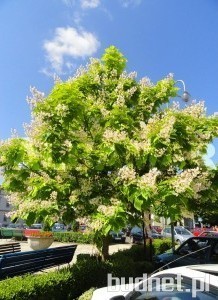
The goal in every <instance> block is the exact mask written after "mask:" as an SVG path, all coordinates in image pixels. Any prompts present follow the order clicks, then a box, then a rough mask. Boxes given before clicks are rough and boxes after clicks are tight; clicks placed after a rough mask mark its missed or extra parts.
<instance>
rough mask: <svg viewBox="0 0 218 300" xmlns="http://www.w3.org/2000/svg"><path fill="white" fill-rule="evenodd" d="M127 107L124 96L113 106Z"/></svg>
mask: <svg viewBox="0 0 218 300" xmlns="http://www.w3.org/2000/svg"><path fill="white" fill-rule="evenodd" d="M124 105H125V97H124V96H123V95H119V96H118V97H117V100H116V101H115V102H114V104H113V106H118V107H123V106H124Z"/></svg>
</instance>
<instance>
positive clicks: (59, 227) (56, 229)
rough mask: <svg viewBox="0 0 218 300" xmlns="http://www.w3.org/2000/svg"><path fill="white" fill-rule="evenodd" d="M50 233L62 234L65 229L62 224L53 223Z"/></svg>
mask: <svg viewBox="0 0 218 300" xmlns="http://www.w3.org/2000/svg"><path fill="white" fill-rule="evenodd" d="M52 231H53V232H64V231H67V229H66V227H65V225H64V224H63V223H55V224H54V225H53V226H52Z"/></svg>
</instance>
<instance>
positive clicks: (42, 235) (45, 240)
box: [27, 231, 54, 250]
mask: <svg viewBox="0 0 218 300" xmlns="http://www.w3.org/2000/svg"><path fill="white" fill-rule="evenodd" d="M27 241H28V244H29V246H30V248H31V249H33V250H42V249H47V248H48V247H50V246H51V244H52V243H53V241H54V238H53V234H52V232H50V231H36V232H30V233H29V235H28V236H27Z"/></svg>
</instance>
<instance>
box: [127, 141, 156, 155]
mask: <svg viewBox="0 0 218 300" xmlns="http://www.w3.org/2000/svg"><path fill="white" fill-rule="evenodd" d="M131 145H132V146H133V147H134V148H135V149H136V151H137V152H140V151H143V152H144V153H149V152H150V150H151V142H150V140H142V141H136V140H131Z"/></svg>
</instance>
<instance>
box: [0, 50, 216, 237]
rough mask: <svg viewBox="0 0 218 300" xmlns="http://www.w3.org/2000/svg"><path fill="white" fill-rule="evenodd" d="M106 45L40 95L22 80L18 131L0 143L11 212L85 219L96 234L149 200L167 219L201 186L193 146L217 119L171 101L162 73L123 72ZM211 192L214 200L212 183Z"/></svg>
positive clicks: (208, 173)
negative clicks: (23, 106) (26, 113)
mask: <svg viewBox="0 0 218 300" xmlns="http://www.w3.org/2000/svg"><path fill="white" fill-rule="evenodd" d="M126 61H127V60H126V58H125V57H124V56H123V54H122V53H120V51H119V50H118V49H117V48H116V47H114V46H111V47H109V48H108V49H106V50H105V53H104V54H103V56H102V58H101V59H90V63H89V64H88V65H87V66H86V67H81V68H79V69H78V70H77V72H76V74H75V75H74V77H70V78H69V79H68V80H67V81H65V82H62V81H61V80H60V79H57V80H56V82H55V84H54V87H53V89H52V90H51V92H50V94H49V95H48V96H45V95H44V94H43V93H41V92H39V91H37V90H36V89H35V88H31V92H32V97H31V98H29V103H30V105H31V108H32V122H31V124H26V125H25V131H26V137H25V138H21V137H13V138H11V139H9V140H6V141H3V142H2V144H1V147H0V166H1V167H2V168H3V172H4V183H3V188H4V189H5V190H6V191H7V192H8V193H9V194H10V197H11V201H12V203H13V205H14V207H15V210H14V214H13V215H14V217H21V218H23V219H26V220H27V222H28V223H33V222H34V221H35V220H37V219H40V218H41V219H43V220H45V221H46V222H50V223H52V222H55V221H56V220H57V219H60V218H61V219H62V220H63V221H65V222H71V221H72V220H73V219H75V218H78V217H80V218H88V219H89V223H90V226H92V228H93V229H94V230H95V232H96V234H100V233H101V234H104V235H107V233H108V232H109V231H110V230H111V229H119V228H120V227H122V226H124V224H125V223H126V222H127V219H128V218H130V219H131V218H134V216H135V215H137V214H140V213H141V212H143V211H146V210H148V209H150V208H152V211H153V212H155V213H156V214H157V215H162V216H165V217H171V218H172V220H176V219H178V218H179V217H180V216H181V213H182V211H183V209H184V207H186V208H190V207H193V206H194V205H195V204H194V203H198V201H200V200H199V199H201V198H202V197H205V194H207V195H208V193H209V192H208V191H209V190H210V187H211V183H212V182H213V178H214V176H215V174H216V171H215V170H210V169H208V168H207V167H206V165H205V162H204V160H203V159H202V156H203V154H205V153H206V149H207V145H208V144H209V143H210V142H212V140H213V138H214V137H217V136H218V119H217V118H215V117H213V116H207V114H206V109H205V107H204V103H203V102H192V103H190V104H188V106H185V107H179V103H178V102H173V98H175V99H177V100H178V97H177V94H178V91H179V90H178V87H177V86H176V80H174V78H173V76H172V75H171V74H170V75H168V76H167V77H166V78H164V79H162V80H160V81H158V82H157V83H155V84H153V83H152V82H151V81H150V80H149V79H148V78H147V77H145V78H142V79H140V80H138V79H137V74H136V73H135V72H131V73H127V72H126V71H125V68H126ZM213 191H214V192H213V197H211V201H212V202H213V203H217V199H216V196H215V195H216V193H217V186H216V185H215V184H214V185H213Z"/></svg>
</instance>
